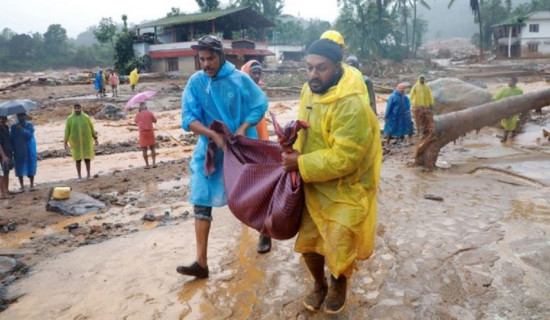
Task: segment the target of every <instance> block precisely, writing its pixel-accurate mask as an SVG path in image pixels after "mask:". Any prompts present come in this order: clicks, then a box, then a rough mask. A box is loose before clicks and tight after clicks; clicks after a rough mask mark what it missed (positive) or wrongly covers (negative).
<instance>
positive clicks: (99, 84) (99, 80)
mask: <svg viewBox="0 0 550 320" xmlns="http://www.w3.org/2000/svg"><path fill="white" fill-rule="evenodd" d="M94 88H95V89H96V91H100V90H102V89H103V71H99V72H98V73H97V74H96V76H95V81H94Z"/></svg>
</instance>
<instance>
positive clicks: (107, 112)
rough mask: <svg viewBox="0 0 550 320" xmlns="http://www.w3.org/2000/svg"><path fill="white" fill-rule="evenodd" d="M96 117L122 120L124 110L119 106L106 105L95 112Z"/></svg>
mask: <svg viewBox="0 0 550 320" xmlns="http://www.w3.org/2000/svg"><path fill="white" fill-rule="evenodd" d="M94 118H96V119H106V120H115V121H116V120H122V119H126V112H125V111H124V110H123V109H122V108H121V107H119V106H114V105H107V106H105V107H103V108H101V110H100V111H99V112H98V113H96V114H95V116H94Z"/></svg>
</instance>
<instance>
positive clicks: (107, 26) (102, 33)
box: [94, 18, 116, 47]
mask: <svg viewBox="0 0 550 320" xmlns="http://www.w3.org/2000/svg"><path fill="white" fill-rule="evenodd" d="M94 35H95V37H96V39H97V41H98V42H99V43H100V44H102V45H104V44H106V43H110V44H111V45H112V46H113V47H114V42H113V39H114V37H115V35H116V24H115V23H114V22H113V19H112V18H101V20H100V21H99V25H98V27H97V29H96V30H95V31H94Z"/></svg>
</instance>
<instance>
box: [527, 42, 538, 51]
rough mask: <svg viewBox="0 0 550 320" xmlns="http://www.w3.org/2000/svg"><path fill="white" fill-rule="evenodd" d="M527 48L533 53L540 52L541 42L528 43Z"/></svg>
mask: <svg viewBox="0 0 550 320" xmlns="http://www.w3.org/2000/svg"><path fill="white" fill-rule="evenodd" d="M527 50H528V51H529V52H531V53H534V52H539V44H538V43H529V44H527Z"/></svg>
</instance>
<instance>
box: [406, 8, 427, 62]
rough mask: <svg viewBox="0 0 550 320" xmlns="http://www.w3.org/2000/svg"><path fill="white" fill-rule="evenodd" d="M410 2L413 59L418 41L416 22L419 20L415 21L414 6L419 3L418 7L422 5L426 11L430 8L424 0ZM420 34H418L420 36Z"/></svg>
mask: <svg viewBox="0 0 550 320" xmlns="http://www.w3.org/2000/svg"><path fill="white" fill-rule="evenodd" d="M409 1H410V2H411V6H412V8H413V25H412V41H411V44H412V47H413V55H414V57H416V51H417V49H418V46H417V44H418V41H417V36H418V34H419V33H418V32H417V22H420V19H417V18H416V4H417V3H420V5H422V6H423V7H424V8H426V9H428V10H431V8H430V6H429V5H428V3H427V2H426V0H409ZM422 33H423V31H422V32H420V34H422Z"/></svg>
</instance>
